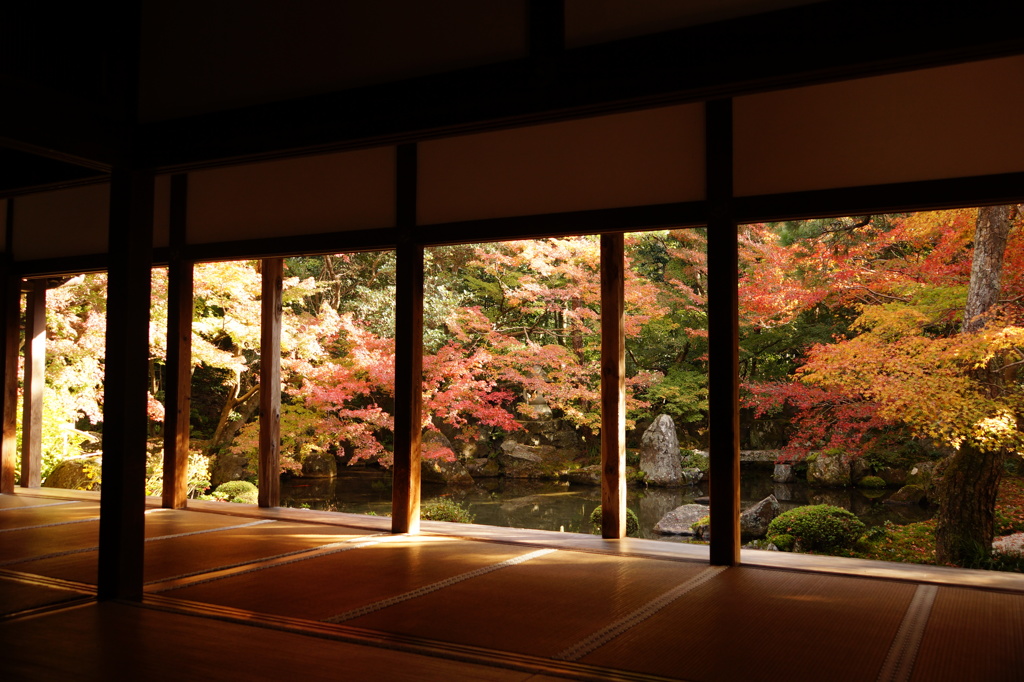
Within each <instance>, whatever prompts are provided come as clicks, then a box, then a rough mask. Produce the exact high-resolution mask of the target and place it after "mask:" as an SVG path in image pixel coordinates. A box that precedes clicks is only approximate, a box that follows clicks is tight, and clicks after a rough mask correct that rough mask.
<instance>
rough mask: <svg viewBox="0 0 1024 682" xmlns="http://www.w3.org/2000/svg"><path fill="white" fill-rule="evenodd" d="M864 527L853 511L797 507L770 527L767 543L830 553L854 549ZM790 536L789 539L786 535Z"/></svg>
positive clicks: (785, 513) (823, 507) (781, 516)
mask: <svg viewBox="0 0 1024 682" xmlns="http://www.w3.org/2000/svg"><path fill="white" fill-rule="evenodd" d="M864 529H865V526H864V524H863V523H862V522H861V520H860V519H858V518H857V517H856V516H854V515H853V514H852V513H851V512H849V511H847V510H846V509H842V508H841V507H833V506H831V505H828V504H815V505H811V506H808V507H797V508H796V509H790V510H789V511H787V512H783V513H782V514H780V515H779V516H778V517H776V518H775V519H774V520H773V521H772V522H771V523H770V524H768V541H769V542H772V543H774V544H775V545H776V546H777V547H779V549H783V548H784V546H786V545H788V546H789V547H790V548H792V549H794V550H797V551H819V552H830V551H834V550H837V549H844V548H850V547H853V546H854V544H855V543H856V542H857V540H858V539H860V536H861V534H863V533H864ZM787 535H788V536H791V537H792V541H790V540H789V538H786V537H783V536H787Z"/></svg>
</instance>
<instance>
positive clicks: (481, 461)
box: [466, 457, 501, 478]
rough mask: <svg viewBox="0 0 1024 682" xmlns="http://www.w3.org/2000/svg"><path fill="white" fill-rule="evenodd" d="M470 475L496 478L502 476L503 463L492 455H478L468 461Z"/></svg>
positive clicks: (467, 467) (467, 466)
mask: <svg viewBox="0 0 1024 682" xmlns="http://www.w3.org/2000/svg"><path fill="white" fill-rule="evenodd" d="M466 470H467V471H469V475H470V476H473V477H476V478H496V477H498V476H501V465H500V464H498V460H496V459H492V458H490V457H476V458H474V459H471V460H469V461H468V462H466Z"/></svg>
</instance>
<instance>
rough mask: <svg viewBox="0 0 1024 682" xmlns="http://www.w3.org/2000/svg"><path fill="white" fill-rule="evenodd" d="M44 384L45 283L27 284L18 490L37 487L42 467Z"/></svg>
mask: <svg viewBox="0 0 1024 682" xmlns="http://www.w3.org/2000/svg"><path fill="white" fill-rule="evenodd" d="M45 384H46V280H42V279H35V280H31V281H30V282H29V292H28V295H27V296H26V297H25V380H24V382H23V384H22V385H23V386H24V389H23V391H22V417H21V487H23V488H38V487H39V486H40V485H41V484H42V480H41V478H40V471H41V470H42V466H43V387H44V386H45Z"/></svg>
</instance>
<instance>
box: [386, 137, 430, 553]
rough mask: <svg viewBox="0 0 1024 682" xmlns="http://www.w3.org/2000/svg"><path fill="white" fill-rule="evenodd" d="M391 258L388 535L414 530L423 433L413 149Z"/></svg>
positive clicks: (404, 172) (404, 151)
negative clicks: (392, 451) (393, 263)
mask: <svg viewBox="0 0 1024 682" xmlns="http://www.w3.org/2000/svg"><path fill="white" fill-rule="evenodd" d="M397 196H398V216H397V217H398V220H397V222H398V226H399V228H400V229H401V236H400V238H399V242H398V248H397V250H396V254H395V260H396V265H397V272H396V273H395V275H396V281H395V290H396V293H395V455H394V465H393V467H392V476H393V482H392V488H391V532H393V533H418V532H419V530H420V438H421V435H422V432H423V246H422V245H420V244H418V243H416V241H415V240H414V239H413V228H414V227H415V224H416V145H413V144H406V145H401V146H400V147H399V148H398V172H397Z"/></svg>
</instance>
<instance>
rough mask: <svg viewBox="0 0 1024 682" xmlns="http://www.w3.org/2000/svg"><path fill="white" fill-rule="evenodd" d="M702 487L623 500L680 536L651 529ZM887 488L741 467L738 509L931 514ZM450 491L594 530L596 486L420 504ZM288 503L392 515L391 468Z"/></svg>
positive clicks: (487, 518)
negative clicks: (790, 478)
mask: <svg viewBox="0 0 1024 682" xmlns="http://www.w3.org/2000/svg"><path fill="white" fill-rule="evenodd" d="M707 492H708V491H707V486H706V485H695V486H686V487H682V488H644V487H637V486H630V487H629V488H628V491H627V499H626V504H627V505H628V506H629V508H630V509H632V510H633V511H634V512H636V514H637V516H638V517H639V519H640V537H644V538H654V539H659V540H670V541H681V542H685V541H687V540H688V539H689V538H686V537H678V536H664V535H659V534H657V533H655V532H654V526H655V524H656V523H658V521H660V520H661V518H662V517H663V516H664V515H665V514H667V513H668V512H670V511H672V510H673V509H675V508H676V507H678V506H680V505H683V504H690V503H693V502H694V501H695V500H696V499H697V498H699V497H703V496H705V495H707ZM892 492H894V491H892V490H882V491H873V490H867V491H865V490H859V489H854V488H847V489H839V490H824V489H820V488H810V487H809V486H807V484H806V483H803V482H798V483H775V482H774V481H772V470H771V468H764V467H760V466H744V467H743V468H742V477H741V483H740V497H741V499H742V507H743V508H744V509H746V508H747V507H749V506H751V505H753V504H755V503H756V502H759V501H760V500H762V499H764V498H765V497H768V496H769V495H775V497H776V498H777V499H778V500H779V503H780V504H781V505H782V510H783V511H786V510H787V509H792V508H794V507H799V506H803V505H809V504H831V505H835V506H838V507H843V508H844V509H849V510H850V511H852V512H853V513H854V514H856V515H857V516H858V517H859V518H860V519H861V521H863V522H864V523H865V524H867V525H869V526H874V525H880V524H883V523H885V522H886V521H891V522H893V523H897V524H906V523H912V522H915V521H923V520H925V519H927V518H929V517H930V516H931V514H932V512H931V511H930V510H928V509H924V508H922V507H918V506H905V505H889V504H884V500H885V499H886V497H888V496H889V495H891V494H892ZM440 497H447V498H450V499H452V500H455V501H456V502H459V503H460V504H462V505H463V506H464V507H466V508H468V509H469V512H470V514H472V515H473V516H474V523H478V524H483V525H488V526H505V527H510V528H536V529H541V530H552V531H559V530H561V531H565V532H573V533H593V532H596V531H595V529H594V528H593V527H592V526H591V523H590V514H591V512H593V510H594V509H595V508H596V507H597V506H598V505H599V504H601V488H600V487H598V486H587V485H576V484H572V485H570V484H569V483H565V482H559V481H534V480H524V479H505V478H485V479H478V480H477V481H476V484H475V485H472V486H468V487H446V486H443V485H438V484H429V483H424V484H423V489H422V499H423V502H424V503H427V502H430V501H431V500H434V499H437V498H440ZM281 504H282V506H285V507H294V508H306V509H318V510H325V511H340V512H350V513H354V514H373V515H378V516H387V515H390V513H391V473H390V472H387V471H379V470H374V469H361V468H345V469H342V470H341V471H340V472H339V476H338V477H337V478H335V479H310V478H293V479H290V480H286V481H282V483H281Z"/></svg>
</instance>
